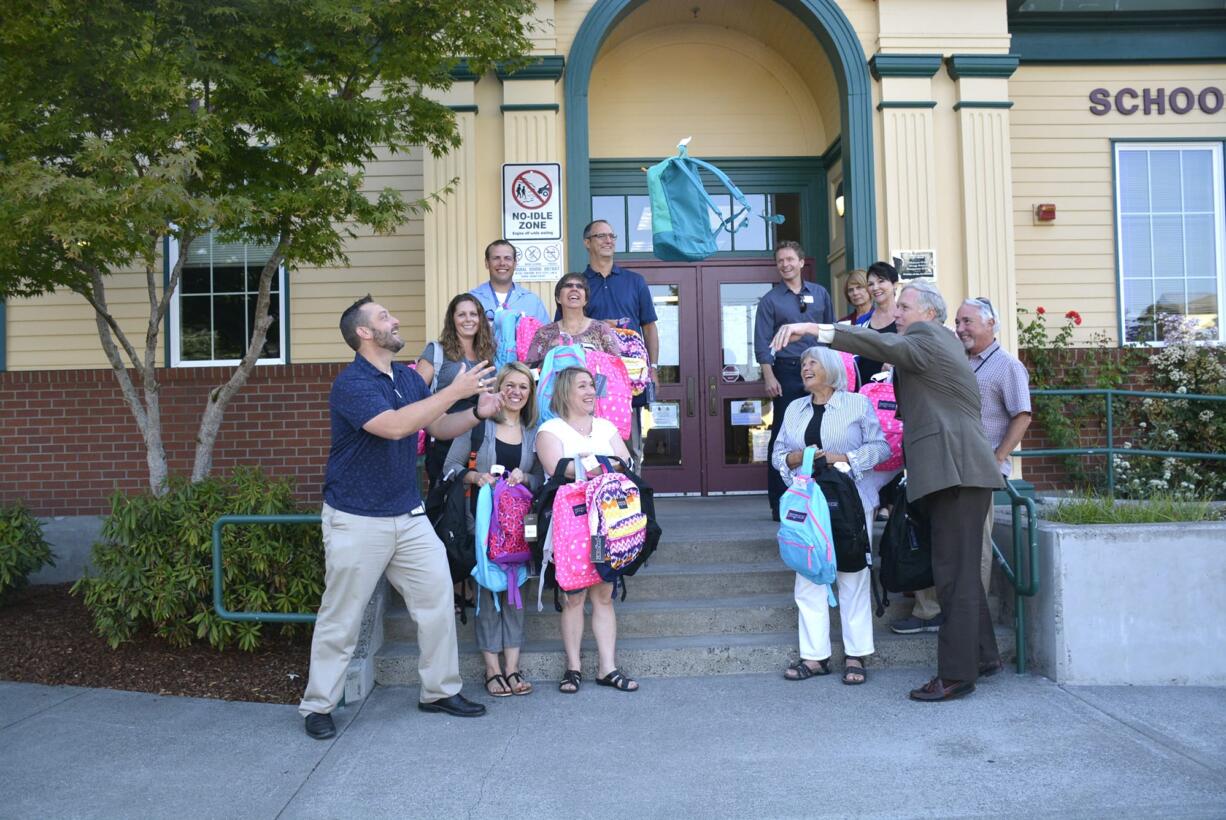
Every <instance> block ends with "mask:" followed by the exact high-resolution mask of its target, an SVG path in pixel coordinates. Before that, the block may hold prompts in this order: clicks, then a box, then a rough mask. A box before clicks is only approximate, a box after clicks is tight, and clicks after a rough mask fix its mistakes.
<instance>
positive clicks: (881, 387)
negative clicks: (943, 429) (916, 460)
mask: <svg viewBox="0 0 1226 820" xmlns="http://www.w3.org/2000/svg"><path fill="white" fill-rule="evenodd" d="M860 395H861V396H864V397H866V398H867V399H868V401H869V404H871V405H872V406H873V412H875V413H876V414H877V421H879V422H881V432H882V433H884V434H885V440H886V443H887V444H889V445H890V457H889V458H887V459H886V460H885V461H883V462H881V463H880V464H878V465H877V466H876V467H874V468H873V469H874V470H877V471H879V472H883V473H889V472H893V471H894V470H900V469H902V420H901V419H899V418H898V400H897V399H896V398H894V385H892V384H888V383H886V382H869V383H868V384H866V385H864V386H863V387H861V388H860Z"/></svg>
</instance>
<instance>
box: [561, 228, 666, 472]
mask: <svg viewBox="0 0 1226 820" xmlns="http://www.w3.org/2000/svg"><path fill="white" fill-rule="evenodd" d="M583 245H584V247H586V248H587V260H588V261H587V270H585V271H584V272H583V275H584V276H586V277H587V287H588V293H589V294H590V295H589V296H588V300H587V308H586V310H585V312H586V313H587V315H588V316H590V317H591V318H593V319H599V320H601V321H602V322H605V323H606V324H608V325H610V326H611V327H628V328H630V329H631V330H633V331H634V332H636V333H638V334H639V335H640V336H642V337H643V343H644V345H646V347H647V358H648V359H650V362H649V363H648V364H649V367H650V368H651V383H652V384H654V385H656V386H657V387H658V386H659V375H658V373H657V372H656V370H657V362H659V360H660V334H659V333H658V332H657V328H656V306H655V304H654V303H653V302H652V299H651V291H650V290H649V289H648V288H647V282H646V280H644V279H643V277H642V275H641V274H639V273H638V272H636V271H632V270H630V269H629V268H623V267H621V266H620V265H616V264H614V262H613V253H614V250H615V249H616V248H617V234H615V233H613V228H612V226H610V225H609V223H608V222H605V221H604V220H603V219H597V220H596V221H594V222H589V223H588V224H587V227H585V228H584V229H583ZM557 315H558V316H561V312H560V309H559V313H558V314H557ZM630 422H631V423H630V441H629V442H628V446H629V449H630V456H631V460H632V461H633V462H634V467H635V469H636V470H642V469H643V466H642V465H643V431H642V426H641V424H640V422H639V411H638V408H637V407H636V408H635V410H634V412H632V413H631V414H630Z"/></svg>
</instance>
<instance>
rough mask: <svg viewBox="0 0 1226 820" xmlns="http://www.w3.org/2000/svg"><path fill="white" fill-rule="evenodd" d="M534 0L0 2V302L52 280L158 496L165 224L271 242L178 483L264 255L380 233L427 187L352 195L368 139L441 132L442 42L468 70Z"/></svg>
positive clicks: (500, 47) (323, 250)
mask: <svg viewBox="0 0 1226 820" xmlns="http://www.w3.org/2000/svg"><path fill="white" fill-rule="evenodd" d="M534 8H535V4H534V3H533V0H229V2H219V1H218V0H43V2H34V0H14V2H12V3H8V4H6V8H5V10H4V12H3V13H0V297H11V296H36V295H39V294H44V293H50V292H54V291H56V290H59V289H64V288H66V289H69V290H71V291H73V292H74V293H77V294H80V295H81V296H82V297H83V298H84V299H85V300H86V301H87V302H89V304H90V305H91V306H93V308H94V312H95V318H96V321H97V326H98V336H99V339H100V341H101V344H102V348H103V350H104V351H105V353H106V356H107V359H108V360H109V361H110V364H111V367H112V369H113V370H114V372H115V376H116V378H117V379H118V381H119V383H120V385H121V387H122V390H123V395H124V398H125V400H126V402H127V404H128V406H129V408H130V409H131V411H132V413H133V415H134V416H135V418H136V422H137V424H138V425H139V427H140V430H141V433H142V434H143V436H144V440H145V445H146V450H147V460H148V466H149V480H150V485H151V487H152V489H153V490H154V492H155V493H161V492H164V491H165V488H166V487H167V478H168V471H167V465H166V455H165V451H164V448H163V444H162V433H161V415H160V410H159V401H158V391H159V384H158V379H157V370H156V362H157V350H158V338H159V335H160V332H161V327H162V322H163V320H164V318H165V316H166V312H167V309H168V308H169V300H170V297H171V295H172V294H173V292H174V290H175V288H176V287H177V285H178V282H179V278H180V274H181V271H182V266H183V261H184V258H185V257H186V254H185V253H180V254H179V258H178V261H177V262H176V263H175V265H174V266H173V269H172V270H171V271H170V280H169V284H168V285H167V286H166V287H163V282H162V279H163V276H162V271H161V266H160V263H159V258H158V251H159V248H160V246H161V244H162V242H163V239H164V238H165V237H167V236H173V237H174V238H175V239H177V240H178V243H179V247H180V248H183V249H186V248H187V247H188V246H189V245H190V243H191V242H192V240H194V239H197V238H199V237H202V236H205V235H207V234H208V232H209V231H211V230H213V231H217V233H218V236H219V238H220V239H222V240H224V241H245V242H251V243H259V244H264V245H269V246H273V247H274V248H275V250H274V251H273V253H272V256H271V258H269V260H268V262H267V264H265V265H264V267H263V270H262V271H261V273H260V281H259V295H258V299H257V303H256V307H255V313H254V315H255V321H254V323H253V327H252V332H251V337H250V339H249V340H248V343H247V347H246V350H245V353H244V354H243V356H242V360H241V363H240V364H239V365H238V366H237V367H236V368H235V370H234V371H233V373H232V374H231V375H230V377H229V378H228V379H227V380H226V381H225V382H224V383H223V384H220V385H218V386H217V387H216V388H215V389H213V390H212V391H211V392H210V394H209V398H208V401H207V403H206V406H205V408H204V411H203V414H202V416H201V421H200V428H199V433H198V435H197V447H196V453H195V462H194V466H193V470H192V480H193V481H196V480H200V479H202V478H203V477H205V476H206V475H208V474H209V472H210V470H211V467H212V451H213V444H214V442H215V440H216V436H217V431H218V429H219V428H220V426H221V422H222V417H223V415H224V413H225V410H226V406H227V405H228V403H229V401H230V399H231V398H232V397H233V396H234V395H235V393H236V392H237V391H238V390H239V389H241V387H242V386H243V385H244V384H245V383H246V381H247V378H248V376H249V375H250V373H251V371H252V369H253V368H254V366H255V362H256V360H257V358H258V357H259V355H260V351H261V349H262V348H263V346H264V343H265V339H266V335H267V331H268V328H269V325H270V324H271V321H272V316H271V314H270V312H269V303H270V288H271V284H272V281H273V277H274V276H275V275H276V274H277V271H278V269H279V267H280V266H281V265H282V264H283V263H284V264H285V266H286V267H287V269H290V270H292V269H293V268H294V267H296V266H298V265H301V264H310V265H328V264H338V263H344V262H345V261H346V259H345V253H344V241H345V238H346V237H352V236H354V235H355V230H356V228H358V227H364V228H368V229H372V230H374V231H376V232H387V231H390V230H392V229H393V228H395V227H396V226H397V225H399V224H400V223H402V222H403V221H404V220H405V219H407V218H408V217H409V216H410V215H411V214H412V213H414V212H415V211H417V210H418V209H421V208H424V207H427V204H428V203H427V202H426V201H419V202H406V201H404V199H403V197H401V195H400V194H399V192H397V191H394V190H391V189H385V190H383V191H382V192H380V193H378V194H377V195H375V196H368V195H367V194H365V193H363V192H362V190H361V188H362V183H363V171H362V169H363V167H364V165H365V164H366V163H367V162H369V161H371V160H373V159H374V158H375V152H376V149H378V148H384V147H385V148H387V149H390V150H392V151H406V150H408V149H409V148H410V147H412V146H419V145H420V146H425V148H426V149H428V150H430V151H431V152H432V153H434V154H435V155H439V154H442V153H445V152H446V151H447V150H449V149H450V148H452V147H454V146H456V145H458V144H459V136H458V132H457V129H456V125H455V119H454V116H453V114H452V112H451V111H450V110H449V109H448V108H447V107H445V106H443V105H440V104H438V103H436V102H433V101H431V100H430V99H429V96H428V95H429V94H430V92H431V91H432V90H435V89H445V88H447V87H448V86H449V85H450V83H451V78H450V75H449V68H450V67H451V66H453V65H454V64H455V62H456V60H457V58H458V57H459V56H461V55H462V56H463V57H465V58H467V59H468V60H469V61H470V63H471V65H472V66H473V67H474V69H475V70H477V71H481V70H483V69H484V68H485V67H487V66H488V65H490V64H492V63H493V62H494V61H497V60H511V61H512V63H513V64H514V61H516V60H517V59H521V58H519V56H518V55H522V54H525V53H527V51H528V50H529V49H530V44H529V42H528V40H527V38H526V34H527V31H528V28H529V25H530V23H529V22H528V21H529V19H530V18H529V15H530V14H531V13H532V11H533V10H534ZM133 270H136V271H143V273H144V279H145V284H146V287H147V290H148V322H147V324H146V325H145V333H144V338H143V339H133V338H130V337H129V335H128V334H127V333H125V332H124V330H123V329H122V328H121V327H120V325H119V323H118V322H117V321H116V319H115V317H114V315H113V314H112V312H111V310H110V308H109V306H108V301H107V284H108V281H109V280H111V278H112V277H113V276H114V275H115V274H117V273H123V272H129V275H131V273H130V272H131V271H133Z"/></svg>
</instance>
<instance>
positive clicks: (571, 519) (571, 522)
mask: <svg viewBox="0 0 1226 820" xmlns="http://www.w3.org/2000/svg"><path fill="white" fill-rule="evenodd" d="M575 467H576V468H578V467H579V463H578V462H577V461H576V462H575ZM549 533H550V535H551V536H552V544H553V566H554V577H555V578H556V580H557V584H558V587H559V588H560V589H562V590H563V591H564V592H577V591H579V590H581V589H587V588H588V587H590V586H595V585H596V584H599V583H600V582H601V580H602V579H601V577H600V574H599V573H598V572H596V567H595V566H594V565H593V564H592V536H591V529H590V524H589V523H588V516H587V482H586V481H576V482H575V483H573V484H563V485H562V486H561V487H559V488H558V492H557V495H555V496H554V497H553V517H552V519H551V523H550V526H549Z"/></svg>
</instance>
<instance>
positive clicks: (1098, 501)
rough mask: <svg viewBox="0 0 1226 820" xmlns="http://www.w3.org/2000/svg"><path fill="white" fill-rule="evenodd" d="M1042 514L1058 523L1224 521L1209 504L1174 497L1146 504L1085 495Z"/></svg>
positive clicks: (1153, 498)
mask: <svg viewBox="0 0 1226 820" xmlns="http://www.w3.org/2000/svg"><path fill="white" fill-rule="evenodd" d="M1039 514H1040V515H1041V516H1042V517H1043V518H1044V519H1046V520H1048V521H1055V522H1056V523H1058V524H1168V523H1174V522H1180V521H1217V520H1219V519H1220V518H1221V515H1220V514H1219V511H1218V510H1216V509H1215V508H1214V507H1213V505H1212V504H1210V503H1209V502H1208V501H1189V500H1188V499H1186V498H1182V497H1179V496H1176V495H1172V494H1164V495H1156V496H1153V497H1151V498H1147V499H1145V500H1144V501H1118V500H1116V499H1113V498H1111V497H1110V496H1101V495H1095V496H1082V497H1077V498H1070V499H1068V500H1066V501H1061V502H1059V503H1058V504H1054V505H1046V506H1044V507H1043V508H1042V509H1041V510H1040V512H1039Z"/></svg>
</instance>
